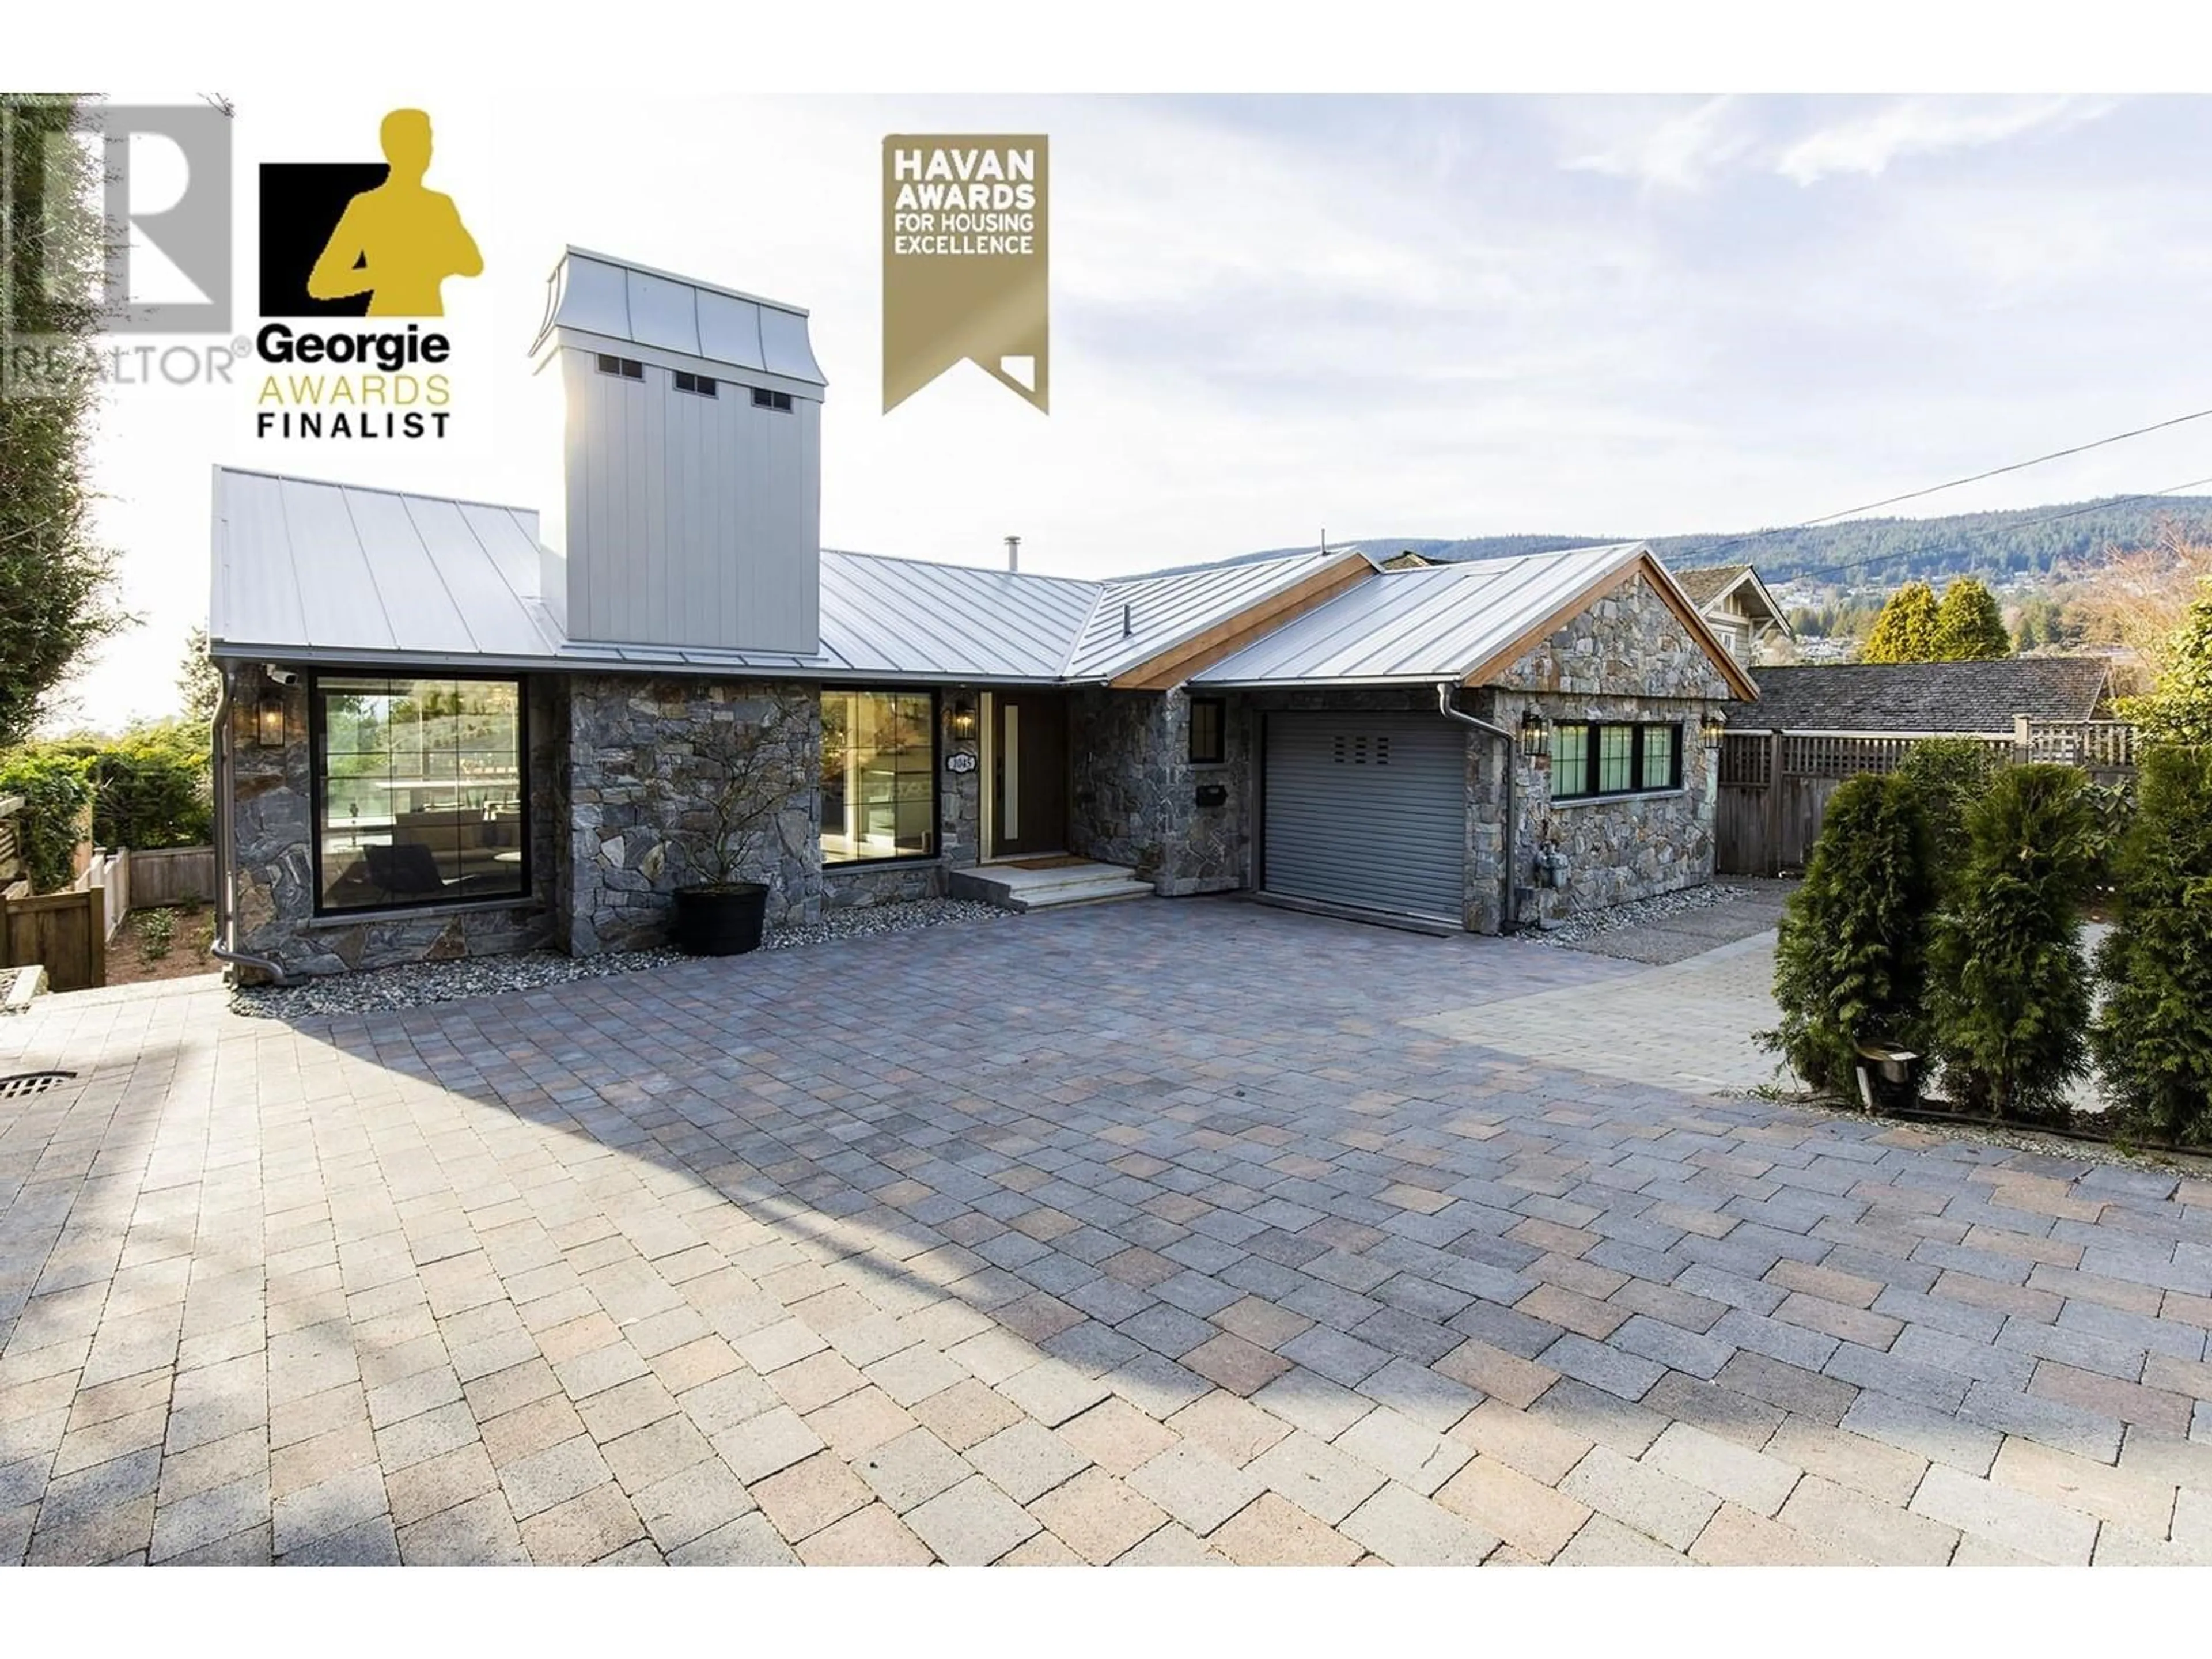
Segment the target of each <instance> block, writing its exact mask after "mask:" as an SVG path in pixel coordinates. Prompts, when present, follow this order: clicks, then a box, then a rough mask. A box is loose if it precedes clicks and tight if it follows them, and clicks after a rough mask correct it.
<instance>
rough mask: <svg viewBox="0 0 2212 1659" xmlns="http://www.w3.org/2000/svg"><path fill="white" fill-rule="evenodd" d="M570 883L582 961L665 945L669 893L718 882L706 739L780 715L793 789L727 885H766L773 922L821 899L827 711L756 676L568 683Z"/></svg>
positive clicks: (809, 917)
mask: <svg viewBox="0 0 2212 1659" xmlns="http://www.w3.org/2000/svg"><path fill="white" fill-rule="evenodd" d="M777 714H781V720H780V730H781V737H780V738H779V739H778V741H779V742H780V743H781V747H782V750H783V759H784V763H785V764H786V765H787V768H788V769H789V770H790V773H791V775H793V777H795V778H796V779H798V780H799V787H797V788H796V789H794V790H793V791H792V792H791V793H788V794H787V796H786V797H785V799H783V801H782V803H781V805H780V806H778V807H777V808H776V809H775V811H773V812H772V813H771V814H770V816H769V817H768V818H767V819H766V820H765V821H763V823H761V824H760V825H759V827H758V829H757V831H756V833H755V834H754V836H753V837H752V841H751V845H750V846H749V847H744V848H740V849H739V852H740V854H741V856H740V857H739V858H738V863H737V865H736V867H735V868H733V869H732V871H731V872H729V878H730V879H732V880H738V881H758V882H764V883H766V884H767V885H768V889H769V900H768V923H769V927H778V926H787V925H790V924H793V923H797V922H807V921H814V920H815V919H816V918H817V916H818V915H820V913H821V902H822V821H821V816H820V814H821V804H820V803H821V797H820V794H819V792H818V791H817V787H816V786H815V779H816V777H817V774H818V771H819V765H820V757H821V753H822V705H821V702H820V700H819V699H818V698H817V696H815V694H814V690H813V688H812V687H811V686H800V685H777V684H768V683H764V682H760V681H751V680H745V681H721V680H705V679H691V678H676V677H673V676H670V677H666V678H642V677H640V676H636V675H584V674H579V675H575V676H574V677H572V678H570V679H569V681H568V768H567V771H568V780H567V781H568V800H567V808H568V811H567V815H566V819H565V822H566V823H567V839H568V860H567V870H566V872H565V875H566V887H565V889H564V890H563V895H562V912H561V917H560V921H561V932H560V934H559V936H558V937H559V942H560V943H561V945H562V946H563V947H564V948H565V949H567V950H568V951H570V952H571V953H573V954H575V955H579V956H582V955H586V954H589V953H591V952H593V951H629V950H637V949H641V948H644V947H646V946H649V945H661V944H665V942H666V940H667V933H668V913H669V906H670V902H671V901H670V897H669V895H670V894H671V893H672V892H674V891H675V890H676V889H677V888H678V887H683V886H688V885H690V884H693V883H696V882H700V881H705V880H709V879H713V878H714V877H715V875H716V872H715V871H714V866H713V861H712V858H711V854H709V853H708V850H707V844H708V841H709V840H710V839H711V836H712V834H713V830H714V816H713V812H712V810H711V805H710V801H711V796H712V793H713V790H714V779H715V773H714V768H713V766H712V764H711V763H706V762H703V761H702V755H701V752H700V749H699V741H700V738H699V734H700V732H702V730H703V729H706V728H710V727H713V726H738V725H743V726H748V727H757V726H760V725H761V724H762V723H763V721H767V720H769V719H770V717H771V716H774V715H777Z"/></svg>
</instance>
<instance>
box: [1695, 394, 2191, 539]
mask: <svg viewBox="0 0 2212 1659" xmlns="http://www.w3.org/2000/svg"><path fill="white" fill-rule="evenodd" d="M2206 416H2212V409H2199V410H2194V411H2192V412H2191V413H2190V414H2187V415H2176V416H2173V417H2172V419H2171V420H2166V421H2154V422H2152V423H2151V424H2150V425H2148V426H2139V427H2136V428H2133V429H2132V430H2130V431H2127V432H2115V433H2113V434H2112V435H2111V436H2110V437H2106V438H2096V439H2093V440H2091V441H2089V442H2087V443H2085V444H2075V445H2073V446H2072V447H2069V448H2066V449H2054V450H2052V451H2051V453H2049V454H2047V455H2037V456H2034V457H2033V458H2032V459H2027V460H2025V461H2014V462H2011V463H2009V464H2008V465H2004V466H1993V467H1991V468H1990V469H1989V471H1986V472H1973V473H1969V474H1968V475H1967V476H1966V477H1963V478H1952V479H1948V480H1947V481H1946V482H1944V483H1937V484H1929V486H1928V487H1927V488H1926V489H1908V490H1906V491H1905V493H1904V494H1903V495H1886V496H1884V497H1883V498H1882V499H1881V500H1880V501H1868V502H1866V503H1864V504H1863V505H1862V506H1858V507H1839V508H1838V509H1837V510H1836V511H1835V512H1833V513H1822V514H1821V515H1820V517H1819V518H1817V519H1805V520H1800V521H1799V522H1798V523H1796V524H1786V525H1778V526H1774V527H1772V528H1771V529H1767V530H1754V531H1752V532H1750V533H1748V534H1747V535H1742V536H1734V537H1731V538H1729V539H1728V540H1727V541H1723V542H1714V543H1712V544H1711V545H1709V546H1705V547H1700V548H1694V549H1690V550H1686V551H1687V552H1688V553H1691V554H1693V555H1694V556H1697V557H1699V558H1703V557H1705V556H1706V555H1708V554H1712V553H1722V552H1725V551H1727V550H1729V548H1731V547H1741V546H1743V545H1744V544H1747V543H1749V542H1756V541H1764V540H1765V538H1768V537H1770V536H1786V535H1788V534H1790V532H1792V531H1796V530H1813V529H1817V528H1818V527H1819V526H1821V525H1824V524H1832V523H1833V522H1834V521H1835V520H1838V519H1848V518H1850V517H1852V516H1853V515H1855V514H1857V513H1872V512H1874V511H1875V510H1876V509H1877V508H1880V507H1895V506H1896V505H1897V504H1898V503H1899V501H1918V500H1920V499H1921V498H1922V497H1923V496H1924V495H1941V494H1942V492H1943V491H1944V490H1947V489H1960V488H1961V487H1962V486H1964V485H1966V484H1970V483H1981V482H1982V481H1983V480H1984V479H1985V478H1999V477H2003V476H2004V475H2005V474H2006V473H2008V472H2023V471H2027V469H2028V468H2029V467H2032V466H2041V465H2044V464H2045V462H2048V461H2059V460H2063V459H2066V458H2067V457H2068V456H2069V455H2085V454H2087V453H2088V452H2089V451H2091V450H2093V449H2102V448H2104V447H2106V446H2107V445H2109V444H2117V443H2124V442H2126V441H2128V440H2129V439H2130V438H2141V437H2144V436H2146V435H2148V434H2150V433H2153V432H2164V431H2166V429H2167V428H2171V427H2177V426H2185V425H2187V424H2188V423H2189V422H2191V421H2201V420H2203V419H2204V418H2205V417H2206ZM2184 488H2186V486H2184ZM2159 493H2160V494H2165V493H2166V492H2164V491H2160V492H2159Z"/></svg>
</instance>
